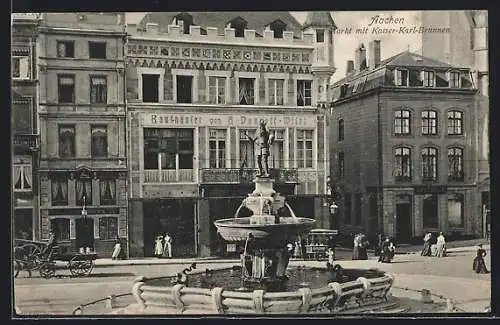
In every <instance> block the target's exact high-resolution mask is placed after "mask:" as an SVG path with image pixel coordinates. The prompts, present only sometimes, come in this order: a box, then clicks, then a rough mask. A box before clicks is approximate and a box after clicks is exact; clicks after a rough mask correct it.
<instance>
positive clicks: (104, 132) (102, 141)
mask: <svg viewBox="0 0 500 325" xmlns="http://www.w3.org/2000/svg"><path fill="white" fill-rule="evenodd" d="M91 136H92V143H91V147H92V148H91V153H92V157H107V156H108V129H107V127H106V125H92V126H91Z"/></svg>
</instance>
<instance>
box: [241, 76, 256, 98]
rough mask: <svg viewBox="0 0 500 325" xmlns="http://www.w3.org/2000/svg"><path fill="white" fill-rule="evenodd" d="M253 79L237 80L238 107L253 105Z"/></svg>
mask: <svg viewBox="0 0 500 325" xmlns="http://www.w3.org/2000/svg"><path fill="white" fill-rule="evenodd" d="M254 84H255V79H254V78H239V86H240V94H239V100H240V105H253V104H254Z"/></svg>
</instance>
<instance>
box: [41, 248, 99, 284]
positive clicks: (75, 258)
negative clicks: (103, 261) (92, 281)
mask: <svg viewBox="0 0 500 325" xmlns="http://www.w3.org/2000/svg"><path fill="white" fill-rule="evenodd" d="M96 258H97V253H63V254H61V253H57V252H53V253H52V254H51V256H50V258H49V259H46V260H43V261H42V263H41V264H40V267H39V272H40V275H41V276H42V277H44V278H46V279H50V278H51V277H53V276H54V275H55V274H56V262H57V261H61V262H66V263H67V267H68V269H69V271H70V272H71V275H72V276H76V277H81V276H87V275H89V274H90V273H92V269H93V268H94V261H95V259H96Z"/></svg>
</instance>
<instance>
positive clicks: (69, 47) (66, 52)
mask: <svg viewBox="0 0 500 325" xmlns="http://www.w3.org/2000/svg"><path fill="white" fill-rule="evenodd" d="M57 57H58V58H74V57H75V42H73V41H58V42H57Z"/></svg>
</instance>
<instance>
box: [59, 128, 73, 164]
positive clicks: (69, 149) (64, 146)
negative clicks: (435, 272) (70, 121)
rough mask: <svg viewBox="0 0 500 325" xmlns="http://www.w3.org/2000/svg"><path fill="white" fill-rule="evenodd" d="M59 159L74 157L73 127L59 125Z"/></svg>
mask: <svg viewBox="0 0 500 325" xmlns="http://www.w3.org/2000/svg"><path fill="white" fill-rule="evenodd" d="M59 157H61V158H69V157H75V126H74V125H59Z"/></svg>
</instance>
